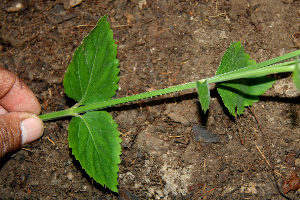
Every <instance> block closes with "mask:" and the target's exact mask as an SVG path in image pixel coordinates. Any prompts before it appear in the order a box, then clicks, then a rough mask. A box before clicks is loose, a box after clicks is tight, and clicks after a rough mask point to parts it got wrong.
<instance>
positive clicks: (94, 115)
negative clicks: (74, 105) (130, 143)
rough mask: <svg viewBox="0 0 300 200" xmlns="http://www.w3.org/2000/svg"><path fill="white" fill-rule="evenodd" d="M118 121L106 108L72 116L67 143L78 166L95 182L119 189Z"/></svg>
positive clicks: (119, 139)
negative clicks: (116, 121)
mask: <svg viewBox="0 0 300 200" xmlns="http://www.w3.org/2000/svg"><path fill="white" fill-rule="evenodd" d="M117 127H118V125H117V124H116V123H115V121H114V120H113V119H112V117H111V115H110V114H109V113H108V112H106V111H93V112H88V113H86V114H84V115H80V116H78V117H73V118H72V120H71V122H70V125H69V128H68V131H69V146H70V148H72V153H73V154H74V155H75V158H76V159H77V160H79V162H80V164H81V166H82V168H83V169H85V171H86V172H87V174H88V175H89V176H91V177H92V178H93V179H94V180H95V181H96V182H98V183H100V184H101V185H103V186H106V187H108V188H109V189H110V190H112V191H113V192H118V188H117V185H118V171H119V168H118V164H120V162H121V160H120V155H121V145H120V143H121V141H122V140H121V138H120V137H119V136H120V133H119V131H118V130H117Z"/></svg>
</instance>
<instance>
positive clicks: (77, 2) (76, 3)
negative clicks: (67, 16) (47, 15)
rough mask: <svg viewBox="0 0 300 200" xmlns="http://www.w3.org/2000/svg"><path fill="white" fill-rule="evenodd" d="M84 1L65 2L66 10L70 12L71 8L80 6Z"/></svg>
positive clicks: (70, 0) (71, 0)
mask: <svg viewBox="0 0 300 200" xmlns="http://www.w3.org/2000/svg"><path fill="white" fill-rule="evenodd" d="M83 1H84V0H64V1H63V4H64V9H66V10H68V9H70V8H73V7H75V6H78V5H80V4H81V3H82V2H83Z"/></svg>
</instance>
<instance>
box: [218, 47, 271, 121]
mask: <svg viewBox="0 0 300 200" xmlns="http://www.w3.org/2000/svg"><path fill="white" fill-rule="evenodd" d="M254 64H255V61H254V60H250V56H249V55H248V54H246V53H245V50H244V47H243V46H241V42H236V43H233V44H231V45H230V47H229V48H228V49H227V51H226V52H225V54H224V56H223V58H222V61H221V64H220V66H219V68H218V70H217V72H216V75H221V74H224V73H228V72H233V71H235V70H237V69H241V68H244V67H247V66H250V65H254ZM274 82H275V80H274V79H273V78H271V77H268V76H262V77H253V78H244V79H237V80H233V81H226V82H224V83H217V90H218V92H219V94H220V96H221V98H222V100H223V103H224V105H225V106H226V107H227V108H228V110H229V112H230V113H231V114H232V115H233V116H235V115H236V112H237V114H238V115H241V114H243V112H244V110H245V107H246V106H251V105H252V103H253V102H257V101H258V100H259V99H258V96H259V95H261V94H263V93H265V91H266V90H267V89H269V88H271V87H272V84H273V83H274ZM236 109H237V110H236Z"/></svg>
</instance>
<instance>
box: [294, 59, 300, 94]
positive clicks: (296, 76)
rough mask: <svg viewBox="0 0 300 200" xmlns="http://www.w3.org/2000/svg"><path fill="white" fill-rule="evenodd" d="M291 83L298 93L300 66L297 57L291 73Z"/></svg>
mask: <svg viewBox="0 0 300 200" xmlns="http://www.w3.org/2000/svg"><path fill="white" fill-rule="evenodd" d="M293 81H294V83H295V85H296V88H297V89H298V90H299V91H300V64H299V57H298V56H297V57H296V66H295V69H294V71H293Z"/></svg>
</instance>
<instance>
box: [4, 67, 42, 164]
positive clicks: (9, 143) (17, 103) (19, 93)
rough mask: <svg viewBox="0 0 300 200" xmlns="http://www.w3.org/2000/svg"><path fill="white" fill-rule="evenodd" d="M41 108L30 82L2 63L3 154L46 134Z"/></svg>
mask: <svg viewBox="0 0 300 200" xmlns="http://www.w3.org/2000/svg"><path fill="white" fill-rule="evenodd" d="M40 112H41V106H40V104H39V102H38V100H37V98H36V97H35V95H34V94H33V92H32V91H31V90H30V89H29V88H28V87H27V86H26V84H25V83H24V82H23V81H22V80H20V79H19V78H18V77H17V76H16V75H15V74H14V73H12V72H10V71H8V70H6V69H4V68H2V67H0V158H1V157H3V156H4V155H5V154H7V153H9V152H11V151H15V150H17V149H19V148H21V146H22V145H23V144H27V143H29V142H32V141H34V140H36V139H38V138H39V137H40V136H41V135H42V132H43V122H42V121H41V120H40V119H39V117H37V116H36V115H38V114H39V113H40ZM27 119H29V120H27ZM25 120H26V123H25ZM23 122H24V123H23ZM23 133H24V134H23Z"/></svg>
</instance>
